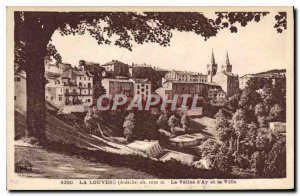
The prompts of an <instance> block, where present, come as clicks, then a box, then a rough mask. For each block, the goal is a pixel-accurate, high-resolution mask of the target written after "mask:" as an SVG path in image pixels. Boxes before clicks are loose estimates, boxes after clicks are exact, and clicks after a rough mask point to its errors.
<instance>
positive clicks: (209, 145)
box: [201, 139, 232, 172]
mask: <svg viewBox="0 0 300 196" xmlns="http://www.w3.org/2000/svg"><path fill="white" fill-rule="evenodd" d="M201 156H202V158H205V159H208V160H209V162H210V164H211V166H210V167H211V169H214V170H218V171H223V172H230V171H231V165H232V160H231V159H230V157H229V156H228V153H227V148H225V147H224V145H222V144H221V143H219V142H217V141H215V140H211V139H208V140H207V141H206V142H205V143H203V145H202V146H201Z"/></svg>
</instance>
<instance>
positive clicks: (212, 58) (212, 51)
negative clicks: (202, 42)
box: [211, 49, 216, 65]
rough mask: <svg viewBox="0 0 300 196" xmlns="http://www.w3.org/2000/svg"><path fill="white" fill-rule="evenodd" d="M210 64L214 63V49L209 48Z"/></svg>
mask: <svg viewBox="0 0 300 196" xmlns="http://www.w3.org/2000/svg"><path fill="white" fill-rule="evenodd" d="M211 64H212V65H214V64H216V61H215V56H214V49H212V50H211Z"/></svg>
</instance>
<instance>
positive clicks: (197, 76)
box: [165, 70, 207, 82]
mask: <svg viewBox="0 0 300 196" xmlns="http://www.w3.org/2000/svg"><path fill="white" fill-rule="evenodd" d="M165 78H166V79H167V80H176V81H187V82H207V75H204V74H201V73H196V72H190V71H176V70H171V71H169V72H168V73H167V74H166V75H165Z"/></svg>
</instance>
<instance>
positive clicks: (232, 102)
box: [225, 91, 242, 112]
mask: <svg viewBox="0 0 300 196" xmlns="http://www.w3.org/2000/svg"><path fill="white" fill-rule="evenodd" d="M241 94H242V92H241V91H239V92H238V93H236V94H234V95H232V96H231V97H229V98H228V100H227V101H226V103H225V105H226V106H227V108H228V109H230V110H232V111H234V112H235V111H236V110H237V109H238V108H239V101H240V97H241Z"/></svg>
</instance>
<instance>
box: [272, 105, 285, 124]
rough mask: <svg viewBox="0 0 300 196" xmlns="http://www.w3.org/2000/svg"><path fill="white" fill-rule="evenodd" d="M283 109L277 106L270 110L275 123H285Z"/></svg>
mask: <svg viewBox="0 0 300 196" xmlns="http://www.w3.org/2000/svg"><path fill="white" fill-rule="evenodd" d="M282 112H283V109H282V108H281V107H280V106H279V105H278V104H275V105H274V106H273V107H272V108H271V109H270V117H271V120H273V121H284V119H283V117H282V116H283V115H282Z"/></svg>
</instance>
